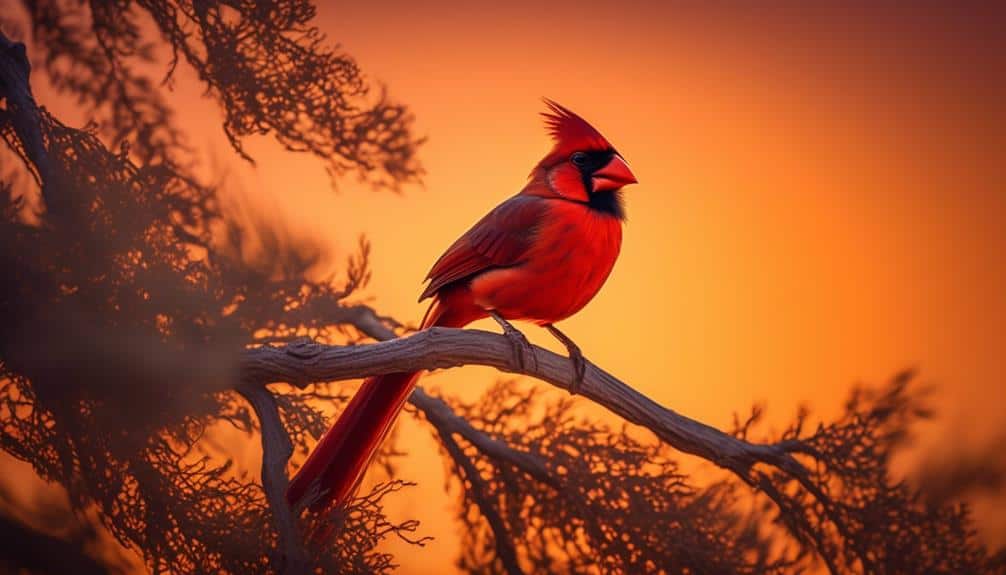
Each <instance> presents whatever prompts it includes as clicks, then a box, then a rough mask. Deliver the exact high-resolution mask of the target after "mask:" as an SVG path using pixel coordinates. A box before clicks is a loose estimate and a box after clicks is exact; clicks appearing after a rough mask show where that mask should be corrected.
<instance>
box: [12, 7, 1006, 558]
mask: <svg viewBox="0 0 1006 575" xmlns="http://www.w3.org/2000/svg"><path fill="white" fill-rule="evenodd" d="M322 4H323V6H322V7H321V9H320V13H319V25H320V26H321V28H322V29H323V30H324V31H326V33H327V34H328V35H329V37H330V38H332V39H333V40H334V41H338V42H339V43H340V44H341V45H342V47H343V48H344V49H345V50H346V51H347V52H348V53H350V54H352V55H353V56H354V57H356V58H357V60H358V61H359V63H360V64H361V66H362V67H363V69H364V70H366V71H367V73H368V74H369V75H370V76H371V77H372V78H374V79H376V80H379V81H380V82H382V83H383V84H385V85H386V86H387V88H388V91H389V94H390V96H391V97H392V98H393V99H395V100H398V101H401V102H404V103H406V104H408V105H409V106H410V107H411V110H412V111H413V112H414V114H415V116H416V126H417V128H418V132H419V134H420V135H423V136H426V137H428V142H427V143H426V144H425V145H424V146H423V147H422V148H421V151H420V157H421V160H422V162H423V164H424V166H425V169H426V171H427V175H426V177H425V183H424V186H422V187H418V186H416V187H409V188H406V189H405V190H404V193H403V194H401V195H394V194H392V193H387V192H373V191H370V190H368V189H365V188H362V187H359V186H356V185H354V182H353V181H351V180H347V181H345V182H342V183H341V184H340V187H339V190H338V192H333V191H332V189H331V186H330V182H329V179H328V177H327V175H326V174H325V172H324V169H323V165H322V164H321V163H320V162H319V161H318V160H317V159H315V158H312V157H309V156H306V155H295V154H291V153H288V152H285V151H283V150H282V149H281V148H280V147H279V146H277V145H276V144H275V143H274V142H273V141H272V140H271V139H270V138H268V137H261V138H254V139H251V140H249V141H248V151H249V152H250V154H251V155H252V156H254V157H255V159H256V160H257V162H258V163H257V165H256V166H255V167H252V166H250V165H248V164H245V163H242V162H241V161H240V160H236V159H233V156H232V155H231V154H230V152H229V149H228V148H227V147H226V146H227V144H226V139H225V138H224V136H223V132H222V130H221V129H220V127H219V126H220V123H219V121H217V120H216V118H217V117H218V116H219V112H218V110H217V108H216V104H215V103H213V102H212V101H210V100H208V99H205V98H202V97H201V89H200V88H199V87H198V86H196V85H195V83H194V82H193V81H192V80H193V76H192V75H191V74H190V73H189V72H188V71H187V70H180V72H179V74H180V75H179V80H178V85H177V88H176V94H175V95H174V96H172V97H173V98H176V103H175V106H176V108H177V109H178V110H179V114H180V120H181V123H182V125H183V126H184V127H185V128H186V129H188V130H189V132H190V134H191V135H192V142H193V144H195V145H196V146H199V147H200V148H204V149H205V150H206V151H207V155H208V157H209V158H210V159H208V161H207V164H213V165H216V166H218V167H220V166H223V167H224V169H225V171H226V173H227V174H228V177H229V178H231V183H232V184H233V188H235V189H239V188H240V189H243V190H244V192H246V194H247V196H248V197H249V200H248V201H249V203H250V205H251V206H252V209H258V210H264V211H269V212H271V213H275V214H277V218H278V219H277V221H282V223H283V224H284V225H286V226H288V227H289V228H291V229H292V230H293V231H294V232H295V233H296V234H297V235H299V236H304V237H308V238H320V239H321V240H322V241H324V242H326V243H327V244H328V245H330V246H332V248H333V249H334V250H335V251H336V254H337V255H338V257H337V262H336V263H339V262H341V261H342V258H343V257H344V256H345V255H347V254H348V253H349V251H350V250H352V249H353V247H354V246H355V238H356V237H357V236H358V235H359V234H361V233H365V234H366V235H367V236H368V237H369V238H370V239H371V241H372V242H373V248H374V254H373V255H374V257H373V266H374V277H373V281H372V283H371V286H370V287H369V288H368V290H367V295H369V296H372V297H373V301H372V303H373V304H374V305H375V306H376V307H377V308H378V309H379V310H381V311H382V312H383V313H387V314H390V315H393V316H395V317H396V318H398V319H401V320H403V321H412V322H415V321H418V320H419V318H421V316H422V313H423V311H424V307H423V306H422V305H420V304H417V303H416V297H417V296H418V294H419V292H420V291H421V289H422V287H421V281H420V280H422V278H423V277H424V276H425V275H426V272H427V271H428V269H429V266H430V265H431V264H432V262H433V261H434V260H435V259H436V257H437V256H438V255H439V254H440V253H441V251H442V250H443V249H444V248H446V247H447V246H448V245H449V244H450V243H451V242H452V241H453V240H454V239H455V238H456V237H457V236H458V235H459V234H461V233H462V232H464V231H465V230H466V229H468V227H469V226H470V225H471V224H472V223H474V222H475V221H476V220H477V219H478V218H479V217H480V216H481V215H482V214H483V213H485V212H486V211H487V210H489V209H490V208H492V207H493V206H495V205H496V204H497V203H499V202H500V201H502V200H503V199H505V198H507V197H509V196H510V195H512V194H514V193H516V192H518V191H519V190H520V188H521V186H522V185H523V183H524V181H525V177H526V175H527V173H528V171H529V170H530V168H531V167H532V166H533V165H534V163H535V162H536V161H537V160H538V159H539V158H540V157H541V156H542V155H543V154H544V153H545V152H546V151H547V149H548V147H549V142H548V140H547V138H546V135H545V133H544V130H543V129H542V123H541V120H540V118H539V116H538V113H539V112H540V111H542V110H543V104H542V103H541V97H542V96H547V97H549V98H552V99H555V100H556V101H558V102H560V103H562V104H564V105H565V106H568V107H569V108H571V109H573V110H574V111H576V112H577V113H579V114H581V115H582V116H584V117H585V118H586V119H588V120H589V121H590V122H592V123H593V124H594V125H595V126H597V127H598V128H599V129H600V131H601V132H602V133H603V134H604V135H605V136H607V137H608V139H609V140H611V141H612V142H613V143H614V145H615V146H616V147H617V148H618V149H619V150H620V152H621V153H622V154H623V155H624V157H625V158H626V159H627V161H628V162H629V164H630V165H631V166H632V169H633V171H634V172H635V174H636V176H637V177H638V179H639V181H640V183H639V184H638V185H637V186H633V187H631V188H629V189H628V190H627V208H628V213H629V221H628V224H627V226H626V229H625V239H624V243H623V247H622V255H621V258H620V260H619V262H618V264H617V265H616V267H615V270H614V272H613V274H612V276H611V278H610V279H609V281H608V283H607V285H606V286H605V287H604V289H603V290H602V291H601V293H600V294H599V295H598V297H597V298H596V299H595V300H594V302H592V303H591V304H590V305H589V306H587V307H586V308H585V309H584V310H583V311H582V312H580V314H579V315H578V316H576V317H574V318H572V319H570V320H568V321H567V322H565V324H564V325H562V327H563V329H564V330H565V331H566V333H568V334H569V335H570V336H572V337H573V338H574V339H575V340H576V341H577V342H578V343H579V344H580V346H581V348H582V349H583V350H584V352H585V354H586V355H587V356H588V357H589V358H590V359H591V360H592V361H593V362H595V363H597V364H598V365H600V366H602V367H604V368H605V369H606V370H608V371H610V372H611V373H613V374H615V375H616V376H618V377H619V378H621V379H623V380H624V381H626V382H628V383H630V384H631V385H633V386H634V387H636V388H637V389H639V390H640V391H642V392H644V393H645V394H647V395H649V396H650V397H652V398H654V399H655V400H657V401H658V402H660V403H662V404H664V405H667V406H669V407H672V408H674V409H676V410H678V411H680V412H682V413H684V414H687V415H689V416H691V417H694V418H698V419H700V420H703V421H705V422H707V423H710V424H712V425H716V426H720V427H723V426H726V425H728V424H729V423H730V421H731V418H732V414H733V413H734V412H735V411H740V412H744V411H747V410H748V409H749V408H750V406H751V405H752V403H755V402H764V403H766V404H767V405H768V406H769V414H770V416H771V417H770V421H771V422H774V423H775V424H776V425H782V424H783V423H785V422H786V421H787V419H788V418H789V417H790V416H791V415H792V414H793V413H794V411H795V410H796V408H797V406H798V405H800V404H803V403H806V404H807V405H809V406H810V407H811V408H812V409H813V410H814V412H815V413H816V414H820V415H822V416H825V417H827V416H830V415H834V414H835V413H836V412H837V411H838V409H839V408H840V406H841V402H842V400H843V398H844V397H845V395H846V393H847V392H848V390H849V388H850V386H851V385H852V384H853V383H855V382H882V381H884V380H886V379H887V378H888V377H889V376H891V375H892V374H893V373H894V372H896V371H898V370H901V369H903V368H905V367H917V368H918V369H919V371H920V374H921V379H922V380H923V381H925V382H927V383H932V384H934V385H935V386H937V392H936V394H935V395H934V396H933V401H934V405H935V407H936V408H937V411H938V414H939V416H940V419H939V422H938V423H937V424H935V425H933V426H930V427H929V428H927V429H922V430H921V433H922V435H921V444H920V445H922V446H924V447H925V448H926V450H929V451H934V452H937V453H939V452H941V450H949V449H951V448H952V447H954V446H955V445H959V444H963V443H965V442H966V443H967V444H968V445H972V446H973V448H974V449H975V450H978V449H980V448H981V447H982V446H985V445H988V444H989V442H990V441H992V439H993V438H995V437H1001V436H1004V435H1006V425H1004V424H1003V423H1002V422H1001V421H999V420H1001V418H1002V417H1003V416H1004V415H1006V410H1004V405H1006V361H1004V355H1006V353H1004V352H1006V300H1004V297H1003V294H1004V293H1006V229H1004V226H1006V167H1004V166H1006V161H1004V160H1006V158H1004V157H1003V150H1004V149H1006V129H1004V128H1006V113H1004V111H1003V102H1004V101H1006V66H1004V59H1006V45H1004V44H1006V41H1004V40H1003V38H1004V36H1003V32H1002V30H1003V22H1004V19H1003V16H1004V14H1003V10H1002V9H999V10H998V14H996V13H992V11H991V10H992V9H991V8H985V7H983V6H984V5H986V4H987V5H988V6H991V5H992V4H993V3H973V4H971V5H970V7H968V6H966V5H964V4H962V3H955V2H944V3H936V2H919V3H894V2H880V3H873V2H854V3H847V2H833V3H827V4H825V3H808V2H771V3H761V2H760V3H754V2H751V3H748V2H740V1H738V2H706V3H697V2H695V3H691V2H656V1H654V2H617V3H616V2H611V3H604V4H601V3H597V4H594V3H584V2H570V1H553V2H549V3H547V6H545V5H542V3H539V2H530V1H527V2H525V1H517V2H492V3H481V2H479V3H472V2H461V1H456V2H447V1H443V0H437V1H433V2H389V1H384V0H368V1H366V2H355V3H349V2H342V3H322ZM29 55H30V52H29ZM38 96H39V100H40V101H41V103H43V104H46V105H48V106H49V107H50V109H53V110H54V111H56V112H57V114H65V115H67V116H69V117H70V118H72V114H73V111H72V109H71V107H70V106H69V105H67V104H66V103H65V102H64V103H62V104H59V103H57V102H56V101H54V99H55V96H53V95H51V93H50V95H47V94H46V92H44V91H42V92H40V93H39V94H38ZM61 106H62V107H61ZM208 118H214V120H213V121H209V120H208ZM71 123H72V122H71ZM484 327H486V328H489V329H492V325H491V324H485V325H484ZM525 331H526V333H527V334H528V336H529V337H530V338H531V339H532V341H535V342H536V343H540V344H542V345H544V346H546V347H549V348H551V349H555V350H557V351H558V350H560V349H561V348H560V347H559V346H558V345H557V344H555V343H554V342H553V341H552V340H551V339H550V337H549V336H548V335H547V333H544V332H543V331H542V330H540V329H538V328H535V327H532V326H527V327H526V330H525ZM494 377H496V374H495V373H494V372H493V371H491V370H488V369H482V368H464V369H458V370H454V371H452V372H450V373H445V374H439V375H436V376H435V377H434V378H432V379H430V380H427V385H431V386H438V387H440V388H441V389H442V390H444V391H445V392H448V393H457V394H460V395H462V396H463V397H466V398H475V397H477V395H478V394H479V393H480V392H481V391H482V390H484V389H485V387H486V385H488V384H489V383H491V382H492V380H493V379H494ZM585 411H589V412H590V413H591V414H599V413H601V411H600V410H598V409H596V408H595V409H589V408H585ZM403 425H404V426H405V430H406V431H407V433H406V434H405V435H406V436H407V437H408V439H407V441H405V442H404V444H403V446H404V447H407V448H409V449H412V450H413V451H414V455H415V456H414V457H413V458H411V459H410V460H409V461H407V462H405V463H404V464H403V465H402V467H401V470H400V472H401V476H402V477H403V478H407V479H413V480H417V481H419V482H420V486H419V487H417V488H414V489H412V490H411V491H410V492H407V493H406V494H404V495H400V496H399V498H398V500H397V503H396V505H394V506H393V512H394V513H395V514H397V515H398V516H399V517H406V516H409V517H418V518H420V519H421V520H422V522H423V526H422V527H421V532H422V533H423V534H426V535H434V536H435V537H436V540H435V541H434V542H433V543H432V544H430V545H429V546H428V547H427V548H425V549H414V548H409V547H407V546H404V545H398V544H394V543H393V544H391V548H392V549H393V550H394V552H395V553H396V554H398V556H399V561H400V562H401V563H402V564H403V567H404V570H403V572H419V571H425V572H431V571H429V570H430V569H433V568H435V567H439V568H442V569H444V570H449V569H450V568H451V565H452V562H453V559H454V557H455V549H456V545H457V541H458V534H457V531H456V530H457V527H456V526H455V525H454V523H453V522H452V521H451V514H452V513H453V508H452V507H451V502H452V501H453V495H452V496H447V495H444V493H443V486H444V481H443V472H444V463H443V462H442V460H441V458H440V457H439V456H438V455H437V454H436V452H435V444H434V441H433V439H432V438H431V436H430V433H429V430H428V429H427V428H426V427H425V426H421V425H416V424H415V423H412V422H406V423H404V424H403ZM257 445H258V444H257V443H256V442H250V443H249V449H257ZM455 495H456V494H455ZM979 503H980V504H983V503H984V504H983V507H981V508H980V509H979V520H980V521H979V526H980V527H981V528H982V529H983V533H985V534H986V535H987V536H988V538H989V539H988V540H989V541H993V542H1003V541H1004V540H1006V535H1004V534H1006V519H1004V518H1003V517H1002V515H1001V514H1000V515H997V514H996V513H994V512H993V511H992V510H991V505H989V504H988V502H981V501H979Z"/></svg>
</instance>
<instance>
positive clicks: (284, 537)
mask: <svg viewBox="0 0 1006 575" xmlns="http://www.w3.org/2000/svg"><path fill="white" fill-rule="evenodd" d="M238 393H240V394H241V396H242V397H244V398H245V399H246V400H248V403H250V404H251V406H252V409H254V410H255V415H256V416H258V420H259V424H260V426H261V428H262V489H263V490H264V491H265V495H266V499H267V500H268V501H269V508H270V509H271V510H272V514H273V519H274V520H275V522H276V531H277V532H278V535H279V545H278V547H279V549H280V550H282V552H283V557H282V559H281V561H280V562H281V563H282V564H283V568H282V572H283V573H285V574H287V575H296V574H299V573H307V572H308V559H307V552H306V551H305V549H304V546H303V545H302V542H301V539H300V533H299V532H298V531H297V521H296V518H295V517H294V515H293V511H292V510H291V509H290V506H289V505H288V504H287V502H286V497H285V493H286V486H287V483H288V482H289V481H288V478H287V475H286V464H287V462H288V461H289V460H290V456H291V455H293V443H292V442H291V441H290V436H289V434H287V432H286V428H285V427H283V421H282V420H281V419H280V417H279V407H278V406H277V405H276V398H275V397H273V395H272V392H270V391H269V390H268V389H266V388H264V387H242V388H239V389H238ZM277 571H279V569H277Z"/></svg>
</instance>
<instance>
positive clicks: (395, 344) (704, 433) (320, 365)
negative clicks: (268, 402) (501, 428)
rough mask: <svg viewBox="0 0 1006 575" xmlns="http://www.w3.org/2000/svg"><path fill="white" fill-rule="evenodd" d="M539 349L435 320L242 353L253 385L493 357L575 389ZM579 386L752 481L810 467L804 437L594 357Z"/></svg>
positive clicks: (553, 358) (564, 370) (565, 367)
mask: <svg viewBox="0 0 1006 575" xmlns="http://www.w3.org/2000/svg"><path fill="white" fill-rule="evenodd" d="M532 350H533V353H534V355H535V357H536V359H537V361H535V362H528V363H530V365H526V366H525V367H524V368H520V367H519V365H518V361H517V360H516V358H515V357H514V356H513V352H512V348H511V346H510V345H509V342H508V340H507V339H506V338H505V337H503V336H501V335H497V334H494V333H490V332H486V331H481V330H461V329H450V328H440V327H434V328H430V329H426V330H423V331H420V332H417V333H415V334H413V335H410V336H408V337H403V338H399V339H395V340H390V341H384V342H379V343H374V344H366V345H354V346H329V345H321V344H316V343H311V342H297V343H293V344H289V345H285V346H276V347H273V346H264V347H257V348H252V349H248V350H246V351H245V352H244V355H243V357H242V361H241V380H242V382H243V383H245V384H251V385H263V384H268V383H274V382H288V383H291V384H294V385H297V386H305V385H308V384H310V383H314V382H320V381H335V380H343V379H355V378H360V377H368V376H373V375H383V374H387V373H397V372H408V371H420V370H429V369H445V368H450V367H458V366H461V365H486V366H490V367H495V368H497V369H499V370H501V371H505V372H509V373H516V374H522V375H527V376H531V377H534V378H537V379H540V380H542V381H545V382H548V383H551V384H552V385H554V386H556V387H559V388H562V389H568V388H569V375H570V370H569V363H568V362H569V360H568V359H567V358H565V357H562V356H559V355H557V354H554V353H552V352H550V351H548V350H545V349H543V348H540V347H537V346H532ZM579 393H580V394H581V395H583V396H584V397H586V398H587V399H590V400H592V401H594V402H595V403H598V404H600V405H602V406H604V407H606V408H607V409H608V410H609V411H611V412H613V413H615V414H617V415H619V416H621V417H622V418H623V419H625V420H627V421H629V422H632V423H635V424H638V425H642V426H643V427H646V428H648V429H650V430H651V431H653V432H654V433H655V434H656V435H657V437H659V438H660V439H661V440H663V441H664V442H666V443H668V444H669V445H671V446H672V447H674V448H675V449H678V450H679V451H683V452H685V453H689V454H692V455H696V456H698V457H701V458H703V459H706V460H708V461H711V462H713V463H715V464H716V465H718V466H720V467H723V468H725V469H729V470H730V471H733V472H734V473H736V474H737V475H738V476H740V477H741V478H742V479H744V481H745V482H747V483H749V484H753V483H754V482H755V481H756V478H754V477H752V476H751V474H750V473H749V472H750V470H751V468H752V467H753V466H754V465H756V464H758V463H766V464H769V465H773V466H775V467H778V468H780V469H782V470H784V471H785V472H787V473H789V474H790V475H792V476H794V477H797V478H806V470H805V468H804V467H803V466H802V465H801V464H800V463H799V462H798V461H797V460H796V459H794V458H793V456H792V455H791V452H793V451H797V450H799V449H800V444H799V443H798V442H782V443H776V444H756V443H750V442H747V441H744V440H741V439H738V438H736V437H733V436H731V435H728V434H726V433H724V432H722V431H720V430H718V429H716V428H714V427H711V426H709V425H706V424H704V423H701V422H699V421H696V420H694V419H691V418H689V417H686V416H684V415H681V414H679V413H677V412H675V411H673V410H671V409H668V408H666V407H664V406H661V405H660V404H658V403H656V402H655V401H653V400H652V399H650V398H648V397H646V396H645V395H643V394H641V393H639V392H638V391H636V390H635V389H633V388H632V387H630V386H628V385H627V384H625V383H623V382H622V381H620V380H619V379H617V378H616V377H614V376H612V375H611V374H609V373H607V372H606V371H604V370H602V369H601V368H599V367H597V366H596V365H594V364H593V363H590V362H589V361H588V362H587V368H586V371H585V374H584V381H583V384H582V385H581V387H580V389H579ZM420 401H423V400H420Z"/></svg>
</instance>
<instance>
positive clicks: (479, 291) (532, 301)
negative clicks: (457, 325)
mask: <svg viewBox="0 0 1006 575" xmlns="http://www.w3.org/2000/svg"><path fill="white" fill-rule="evenodd" d="M550 203H551V204H552V205H551V206H550V207H549V211H548V212H547V215H546V217H544V218H542V221H541V222H540V224H539V226H538V229H537V232H536V233H535V240H534V243H533V245H532V247H531V248H530V249H529V250H528V253H527V257H526V258H524V259H523V260H522V261H521V262H520V263H519V264H517V265H515V266H512V267H509V268H502V269H497V270H491V271H488V272H486V273H484V274H481V275H480V276H478V277H477V278H475V279H474V280H473V281H472V283H471V290H472V295H473V296H474V299H475V302H476V303H477V304H478V305H480V306H482V307H484V308H486V309H493V310H496V311H497V312H499V313H500V314H501V315H503V317H506V318H508V319H524V320H530V321H535V322H537V323H541V324H545V323H552V322H557V321H560V320H562V319H565V318H567V317H569V316H571V315H573V314H574V313H576V312H578V311H579V310H580V309H581V308H583V306H585V305H586V304H587V303H588V302H589V301H590V300H591V299H592V298H593V297H594V295H595V294H597V292H598V290H600V289H601V286H602V285H604V282H605V280H606V279H607V278H608V275H609V274H610V273H611V270H612V268H613V267H614V265H615V260H616V259H617V258H618V252H619V249H620V248H621V244H622V226H621V221H620V220H619V219H618V218H616V217H613V216H611V215H609V214H605V213H600V212H596V211H594V210H591V209H590V208H589V207H587V206H585V205H584V204H580V203H577V202H569V201H564V200H553V201H551V202H550Z"/></svg>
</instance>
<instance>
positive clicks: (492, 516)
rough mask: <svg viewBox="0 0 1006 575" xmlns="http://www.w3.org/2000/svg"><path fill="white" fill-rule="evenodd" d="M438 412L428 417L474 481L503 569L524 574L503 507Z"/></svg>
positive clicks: (474, 496)
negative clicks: (490, 495)
mask: <svg viewBox="0 0 1006 575" xmlns="http://www.w3.org/2000/svg"><path fill="white" fill-rule="evenodd" d="M438 415H439V413H438V412H434V415H433V416H432V417H430V415H429V414H427V417H430V422H431V423H433V425H434V426H435V427H436V428H437V433H438V434H439V435H440V440H441V441H442V442H443V444H444V448H445V449H447V453H449V454H450V456H451V459H453V460H454V463H455V465H457V466H458V468H459V469H460V470H461V471H462V473H463V475H462V477H463V478H464V479H467V480H468V483H470V484H471V495H472V499H474V500H475V503H476V505H478V507H479V511H481V512H482V515H483V516H484V517H485V518H486V521H487V522H488V523H489V527H490V528H491V529H492V530H493V538H494V539H495V544H496V554H497V555H498V556H499V559H500V561H501V562H502V563H503V568H504V569H506V572H507V573H509V574H510V575H521V574H523V573H524V571H523V570H521V568H520V565H519V564H518V563H517V551H516V550H515V549H514V546H513V537H511V535H510V534H509V533H507V528H506V524H505V523H504V522H503V518H502V517H501V516H500V513H499V510H498V509H497V508H496V505H495V504H494V503H493V501H492V500H491V499H490V498H489V495H488V493H487V491H488V490H487V488H486V482H485V479H483V478H482V475H481V474H480V473H479V470H478V468H477V467H476V466H475V463H473V462H472V460H471V459H470V458H469V457H468V456H467V455H466V454H465V451H464V449H462V448H461V446H460V445H458V442H457V441H455V439H454V436H453V435H452V434H451V433H450V431H449V426H450V425H449V423H448V422H447V421H444V420H441V419H438ZM455 417H457V416H455Z"/></svg>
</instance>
